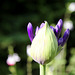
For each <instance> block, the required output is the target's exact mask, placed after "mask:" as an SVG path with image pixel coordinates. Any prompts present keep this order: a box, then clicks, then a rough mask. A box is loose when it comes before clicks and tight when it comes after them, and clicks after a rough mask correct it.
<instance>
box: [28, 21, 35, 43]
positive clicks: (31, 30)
mask: <svg viewBox="0 0 75 75" xmlns="http://www.w3.org/2000/svg"><path fill="white" fill-rule="evenodd" d="M27 31H28V35H29V38H30V41H31V42H32V40H33V38H34V34H33V27H32V24H31V23H30V22H29V23H28V26H27Z"/></svg>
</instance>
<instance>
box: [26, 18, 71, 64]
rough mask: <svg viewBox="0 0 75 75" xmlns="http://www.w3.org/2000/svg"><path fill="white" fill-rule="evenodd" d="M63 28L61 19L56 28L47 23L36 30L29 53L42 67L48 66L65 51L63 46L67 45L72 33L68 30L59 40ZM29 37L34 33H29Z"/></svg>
mask: <svg viewBox="0 0 75 75" xmlns="http://www.w3.org/2000/svg"><path fill="white" fill-rule="evenodd" d="M62 26H63V22H62V20H61V19H60V20H59V21H58V23H57V25H56V26H55V27H53V26H50V27H49V25H48V23H47V22H46V21H45V23H42V24H41V25H40V27H37V28H36V31H35V36H34V38H33V39H32V41H31V42H32V44H31V47H29V49H28V51H27V52H28V54H29V56H31V57H32V58H33V60H35V61H36V62H38V63H39V64H42V65H43V64H47V63H48V62H50V61H51V60H52V59H53V58H54V57H55V56H56V55H57V54H58V53H59V52H60V51H61V50H62V49H63V48H62V46H63V45H64V44H65V43H66V41H67V39H68V37H69V34H70V31H69V29H67V30H66V31H65V33H64V35H63V37H60V38H59V36H60V33H61V30H62ZM28 35H33V33H32V34H29V32H28ZM30 40H31V39H30Z"/></svg>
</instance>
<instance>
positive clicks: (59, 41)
mask: <svg viewBox="0 0 75 75" xmlns="http://www.w3.org/2000/svg"><path fill="white" fill-rule="evenodd" d="M62 43H63V38H59V40H58V46H59V45H61V44H62Z"/></svg>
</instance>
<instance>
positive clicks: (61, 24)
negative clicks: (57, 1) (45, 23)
mask: <svg viewBox="0 0 75 75" xmlns="http://www.w3.org/2000/svg"><path fill="white" fill-rule="evenodd" d="M57 25H58V26H59V29H60V32H61V30H62V26H63V21H62V19H60V20H59V21H58V23H57Z"/></svg>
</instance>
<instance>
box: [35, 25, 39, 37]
mask: <svg viewBox="0 0 75 75" xmlns="http://www.w3.org/2000/svg"><path fill="white" fill-rule="evenodd" d="M38 31H39V27H38V26H37V27H36V30H35V36H36V34H37V33H38Z"/></svg>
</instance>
